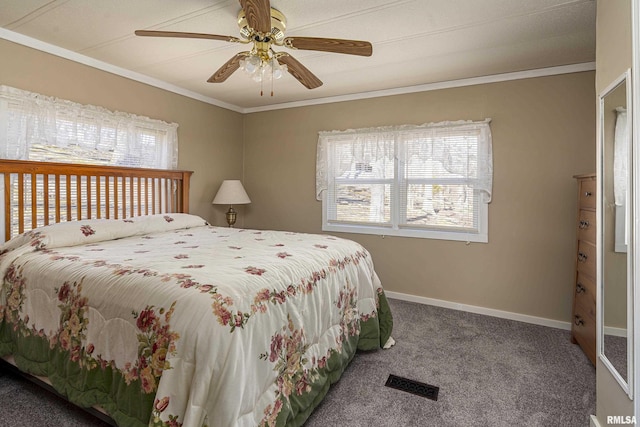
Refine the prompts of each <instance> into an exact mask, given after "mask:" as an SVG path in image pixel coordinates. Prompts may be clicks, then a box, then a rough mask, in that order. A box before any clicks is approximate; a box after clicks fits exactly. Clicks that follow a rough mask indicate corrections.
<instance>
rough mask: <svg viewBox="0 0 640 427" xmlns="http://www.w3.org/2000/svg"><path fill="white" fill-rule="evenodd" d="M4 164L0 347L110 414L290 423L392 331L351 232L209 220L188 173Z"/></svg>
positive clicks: (367, 261)
mask: <svg viewBox="0 0 640 427" xmlns="http://www.w3.org/2000/svg"><path fill="white" fill-rule="evenodd" d="M0 173H2V174H3V175H4V179H3V186H4V191H3V193H4V221H5V239H7V240H8V239H9V238H11V240H9V241H8V242H6V243H5V244H4V245H3V246H1V247H0V274H1V275H2V278H3V283H2V288H1V289H0V357H3V358H5V359H11V360H12V362H13V363H14V364H15V365H16V366H17V367H18V368H19V369H21V370H22V371H24V372H27V373H30V374H33V375H37V376H41V377H46V378H47V380H48V381H49V382H50V384H51V385H52V386H53V388H54V389H55V390H56V391H57V392H58V393H60V394H61V395H63V396H64V397H65V398H67V399H69V400H70V401H72V402H74V403H76V404H78V405H80V406H83V407H90V406H96V407H99V408H101V410H103V411H104V412H106V413H107V414H108V415H109V417H111V419H112V420H113V421H114V422H115V423H116V424H117V425H120V426H145V425H150V426H178V425H182V426H197V427H200V426H204V425H207V426H211V427H213V426H257V425H261V426H276V425H277V426H280V425H291V426H297V425H301V424H303V423H304V421H305V420H306V419H307V418H308V416H309V415H310V413H311V412H312V411H313V409H314V408H315V407H316V406H317V405H318V404H319V403H320V402H321V400H322V398H323V397H324V395H325V394H326V393H327V391H328V389H329V387H330V385H331V384H332V383H335V382H336V381H337V380H338V379H339V378H340V375H341V374H342V372H343V371H344V369H345V368H346V366H347V365H348V363H349V362H350V360H351V359H352V358H353V357H354V355H355V353H356V351H357V350H374V349H379V348H380V347H382V346H384V345H385V344H387V343H390V342H391V341H392V339H391V338H390V334H391V329H392V318H391V313H390V311H389V306H388V303H387V301H386V297H385V295H384V291H383V290H382V287H381V284H380V281H379V279H378V277H377V275H376V273H375V271H374V269H373V263H372V260H371V256H370V254H369V253H368V252H367V251H366V250H365V249H364V248H363V247H362V246H360V245H358V244H357V243H355V242H352V241H349V240H345V239H340V238H337V237H333V236H328V235H312V234H303V233H293V232H281V231H268V230H244V229H233V228H226V227H214V226H210V225H208V224H207V223H206V221H205V220H204V219H202V218H200V217H198V216H195V215H190V214H189V213H188V188H189V176H190V173H189V172H183V171H158V170H144V169H128V168H104V167H89V166H73V165H60V164H43V163H32V162H14V161H6V160H0ZM16 206H17V207H16Z"/></svg>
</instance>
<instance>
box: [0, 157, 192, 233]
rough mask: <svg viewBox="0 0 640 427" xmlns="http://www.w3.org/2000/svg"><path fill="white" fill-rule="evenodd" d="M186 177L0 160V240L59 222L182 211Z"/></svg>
mask: <svg viewBox="0 0 640 427" xmlns="http://www.w3.org/2000/svg"><path fill="white" fill-rule="evenodd" d="M191 174H192V172H190V171H180V170H162V169H144V168H127V167H117V166H92V165H79V164H67V163H49V162H33V161H23V160H1V159H0V177H3V179H2V180H1V182H0V185H2V186H3V187H4V188H3V191H2V192H1V193H0V194H3V205H4V209H3V210H2V212H1V213H0V215H1V216H3V217H4V218H3V219H4V240H5V241H6V240H9V239H10V238H11V237H14V236H16V235H18V234H19V233H22V232H24V231H25V230H30V229H33V228H36V227H39V226H42V225H48V224H51V223H57V222H62V221H74V220H79V219H90V218H107V219H108V218H113V219H119V218H129V217H134V216H142V215H152V214H159V213H173V212H183V213H188V212H189V179H190V177H191Z"/></svg>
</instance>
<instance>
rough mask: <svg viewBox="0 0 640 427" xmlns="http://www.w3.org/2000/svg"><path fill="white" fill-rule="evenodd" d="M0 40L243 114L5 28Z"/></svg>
mask: <svg viewBox="0 0 640 427" xmlns="http://www.w3.org/2000/svg"><path fill="white" fill-rule="evenodd" d="M0 39H4V40H8V41H10V42H14V43H17V44H21V45H23V46H27V47H30V48H33V49H36V50H39V51H42V52H45V53H49V54H51V55H55V56H59V57H60V58H64V59H68V60H70V61H74V62H77V63H80V64H83V65H88V66H89V67H92V68H96V69H98V70H102V71H106V72H108V73H111V74H115V75H117V76H121V77H125V78H127V79H130V80H134V81H137V82H140V83H144V84H147V85H149V86H153V87H157V88H158V89H163V90H166V91H168V92H173V93H176V94H178V95H183V96H186V97H188V98H192V99H196V100H198V101H202V102H205V103H207V104H211V105H215V106H217V107H221V108H225V109H227V110H232V111H236V112H238V113H242V112H243V111H242V110H243V109H242V108H241V107H239V106H237V105H233V104H229V103H226V102H223V101H220V100H218V99H215V98H211V97H208V96H204V95H201V94H199V93H196V92H193V91H190V90H187V89H184V88H181V87H179V86H176V85H173V84H170V83H167V82H165V81H162V80H160V79H156V78H153V77H149V76H147V75H145V74H142V73H138V72H135V71H131V70H127V69H126V68H122V67H118V66H115V65H112V64H109V63H107V62H103V61H99V60H97V59H95V58H91V57H89V56H86V55H82V54H80V53H77V52H74V51H71V50H69V49H64V48H62V47H59V46H56V45H53V44H50V43H46V42H43V41H42V40H38V39H34V38H32V37H29V36H25V35H24V34H20V33H16V32H15V31H11V30H7V29H5V28H0Z"/></svg>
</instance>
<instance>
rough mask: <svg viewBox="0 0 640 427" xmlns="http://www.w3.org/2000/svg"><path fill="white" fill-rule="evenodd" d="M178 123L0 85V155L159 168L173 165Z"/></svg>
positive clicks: (176, 151) (176, 149)
mask: <svg viewBox="0 0 640 427" xmlns="http://www.w3.org/2000/svg"><path fill="white" fill-rule="evenodd" d="M177 128H178V125H177V124H176V123H166V122H163V121H161V120H155V119H150V118H148V117H143V116H137V115H135V114H130V113H123V112H117V111H116V112H114V111H109V110H107V109H105V108H103V107H98V106H94V105H82V104H78V103H75V102H71V101H67V100H63V99H58V98H53V97H48V96H45V95H41V94H37V93H33V92H28V91H24V90H21V89H17V88H13V87H9V86H4V85H2V86H0V157H1V158H4V159H21V160H46V161H63V162H69V163H91V164H102V165H119V166H132V167H145V168H159V169H175V168H177V165H178V133H177Z"/></svg>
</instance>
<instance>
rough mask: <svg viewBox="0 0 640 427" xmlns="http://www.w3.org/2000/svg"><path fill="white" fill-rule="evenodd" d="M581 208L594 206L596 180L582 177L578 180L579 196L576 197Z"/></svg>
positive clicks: (592, 207) (593, 207)
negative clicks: (582, 178)
mask: <svg viewBox="0 0 640 427" xmlns="http://www.w3.org/2000/svg"><path fill="white" fill-rule="evenodd" d="M578 203H579V206H580V207H581V208H591V209H595V208H596V180H595V179H584V180H581V181H580V198H579V199H578Z"/></svg>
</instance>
